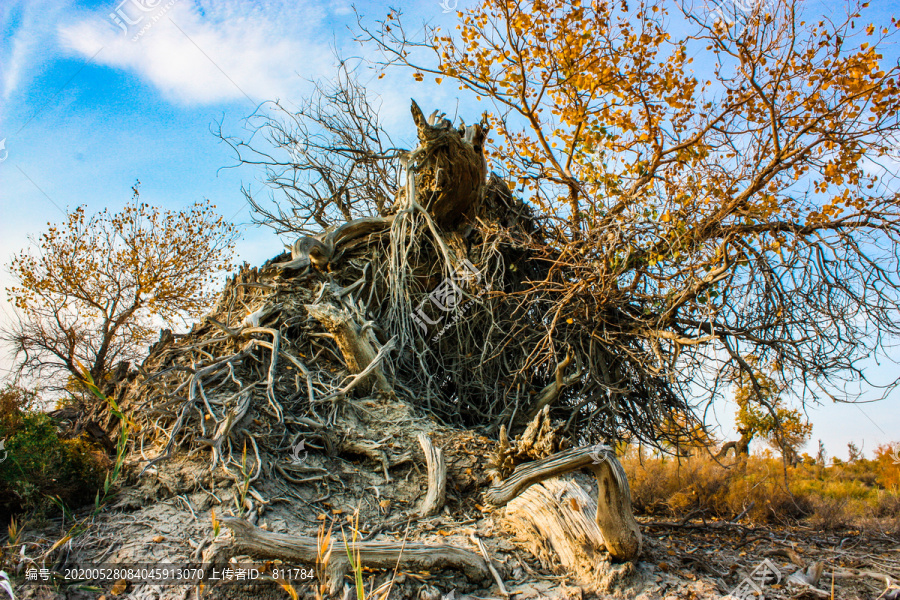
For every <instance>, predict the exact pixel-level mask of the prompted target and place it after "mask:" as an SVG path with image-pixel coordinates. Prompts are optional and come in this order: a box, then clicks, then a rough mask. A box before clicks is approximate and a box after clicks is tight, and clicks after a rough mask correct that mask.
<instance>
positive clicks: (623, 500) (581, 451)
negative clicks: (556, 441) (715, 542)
mask: <svg viewBox="0 0 900 600" xmlns="http://www.w3.org/2000/svg"><path fill="white" fill-rule="evenodd" d="M585 467H587V468H589V469H590V470H591V471H592V472H593V473H594V476H595V477H596V478H597V486H598V494H597V512H596V522H597V526H598V527H599V528H600V533H601V534H602V535H603V543H604V545H605V546H606V549H607V551H608V552H609V553H610V555H611V556H613V557H614V558H616V559H618V560H633V559H635V558H637V556H638V555H639V554H640V552H641V532H640V529H639V527H638V524H637V521H636V520H635V519H634V514H633V512H632V508H631V490H630V488H629V487H628V478H627V476H626V475H625V470H624V469H623V468H622V465H621V464H620V463H619V461H618V459H617V458H616V456H615V454H614V453H613V452H612V451H610V450H608V449H605V448H600V449H598V447H596V446H582V447H581V448H573V449H571V450H566V451H565V452H559V453H557V454H554V455H552V456H549V457H547V458H545V459H542V460H537V461H534V462H530V463H524V464H521V465H519V466H518V467H516V469H515V471H513V474H512V475H511V476H509V477H508V478H506V479H505V480H503V481H502V482H500V483H498V484H495V485H493V486H491V487H490V488H489V489H488V490H487V492H486V493H485V499H486V500H487V501H488V502H489V503H491V504H494V505H497V506H503V505H505V504H507V503H509V502H510V501H511V500H512V499H513V498H515V497H516V496H518V495H519V494H521V493H522V492H523V491H524V490H525V489H526V488H528V487H530V486H532V485H534V484H535V483H539V482H541V481H544V480H546V479H549V478H551V477H557V476H559V475H563V474H565V473H569V472H572V471H576V470H578V469H582V468H585Z"/></svg>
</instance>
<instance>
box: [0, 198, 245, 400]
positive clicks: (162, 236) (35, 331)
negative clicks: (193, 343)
mask: <svg viewBox="0 0 900 600" xmlns="http://www.w3.org/2000/svg"><path fill="white" fill-rule="evenodd" d="M133 191H134V197H133V198H132V202H131V203H130V204H128V205H126V206H125V208H123V209H122V211H121V212H118V213H110V212H109V211H108V210H103V211H102V212H99V213H97V214H95V215H93V216H91V217H88V216H87V215H86V214H85V209H84V207H78V208H76V209H75V210H73V211H71V212H70V213H69V214H68V215H67V216H66V220H65V222H64V223H63V224H62V225H53V224H48V225H49V229H48V230H47V231H45V232H44V233H42V234H41V235H40V237H39V238H37V239H36V240H33V245H34V248H31V249H28V250H23V251H22V252H20V253H19V254H18V255H17V256H15V258H14V259H13V260H12V262H11V263H10V264H9V265H8V268H9V270H10V272H11V273H12V276H13V277H14V278H15V282H16V283H15V284H14V285H13V286H11V287H9V288H7V290H6V291H7V294H8V296H9V299H10V302H11V303H12V304H13V305H14V306H15V307H16V308H17V309H18V310H19V319H18V321H17V322H16V323H13V324H11V325H7V326H6V327H4V328H3V330H2V339H3V340H4V341H5V342H7V343H8V344H10V345H11V346H12V349H13V352H14V355H15V358H16V360H17V363H18V365H17V366H18V368H19V370H20V373H25V374H27V375H31V376H40V377H41V378H42V381H43V386H44V389H56V390H65V389H66V386H67V385H68V384H69V383H70V381H72V378H73V377H74V378H76V379H77V380H80V378H81V375H80V371H79V367H78V363H79V362H80V363H82V364H83V365H85V366H86V368H87V369H88V370H89V371H90V374H91V376H92V377H93V378H94V380H95V381H103V380H104V378H105V377H106V375H107V374H108V372H109V371H110V369H111V368H112V367H113V366H114V365H115V364H116V363H118V362H119V361H123V360H133V359H135V358H137V357H138V356H139V355H140V354H141V352H142V351H143V350H144V348H145V346H146V345H147V343H148V342H149V341H150V340H151V338H152V336H153V334H154V332H155V331H157V330H158V329H159V327H160V326H174V325H175V324H176V323H178V322H179V320H181V319H185V318H187V317H195V316H197V315H198V314H200V313H201V312H202V311H204V310H205V309H206V308H207V307H209V306H210V303H211V296H210V295H209V294H208V284H209V283H210V282H211V281H213V280H214V278H215V277H216V275H217V274H218V273H220V272H221V271H222V270H223V269H228V268H229V267H230V257H231V251H232V248H233V245H234V241H235V239H236V230H235V228H234V226H232V225H230V224H228V223H227V222H225V220H224V219H223V218H222V217H220V216H218V215H216V214H215V212H214V210H213V209H214V208H215V207H214V206H212V205H210V204H209V202H208V201H207V202H203V203H196V204H194V205H193V206H191V207H190V208H188V209H186V210H183V211H178V212H173V211H168V210H160V209H158V208H155V207H152V206H150V205H148V204H146V203H141V202H139V193H138V187H137V185H136V186H135V187H134V188H133Z"/></svg>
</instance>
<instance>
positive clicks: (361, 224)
mask: <svg viewBox="0 0 900 600" xmlns="http://www.w3.org/2000/svg"><path fill="white" fill-rule="evenodd" d="M393 220H394V217H393V216H390V217H362V218H359V219H353V220H352V221H347V222H346V223H344V224H343V225H341V226H340V227H337V228H335V229H333V230H331V231H329V232H327V233H324V234H322V235H318V236H315V237H311V236H303V237H300V238H298V239H297V240H296V241H295V242H294V243H293V244H292V245H291V246H290V250H291V260H289V261H286V262H281V263H275V264H273V265H272V268H273V269H276V270H279V271H286V270H297V271H300V270H303V269H306V268H307V267H309V266H310V265H315V266H316V267H318V268H320V269H324V268H326V267H327V266H328V265H329V264H330V263H331V262H332V261H336V260H338V259H339V257H340V253H341V249H342V247H343V246H345V245H347V244H349V243H351V242H352V241H353V240H356V239H358V238H362V237H368V236H369V235H372V234H373V233H377V232H378V231H381V230H383V229H386V228H388V227H390V225H391V223H392V222H393Z"/></svg>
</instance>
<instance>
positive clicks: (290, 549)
mask: <svg viewBox="0 0 900 600" xmlns="http://www.w3.org/2000/svg"><path fill="white" fill-rule="evenodd" d="M221 523H222V524H223V525H225V526H226V527H228V529H230V530H231V535H230V536H222V537H221V538H219V539H218V540H216V541H215V542H213V544H212V545H211V546H210V547H209V548H208V549H207V550H206V551H205V552H204V553H203V562H204V563H207V564H211V565H219V564H224V563H225V562H227V561H228V559H229V558H230V557H232V556H240V555H247V556H251V557H253V558H259V559H281V560H284V561H295V562H296V563H297V564H301V565H309V566H314V565H316V559H317V557H319V556H324V555H326V554H328V552H329V551H331V555H330V558H329V560H328V569H327V573H326V574H325V576H326V580H327V585H328V587H329V589H330V593H331V594H335V593H336V592H337V591H338V589H339V588H340V585H341V583H342V582H343V580H344V576H345V575H346V574H347V572H348V570H349V569H350V563H349V561H348V559H347V553H346V549H345V548H344V547H343V545H344V541H343V540H342V539H340V540H339V539H333V540H332V541H331V546H332V547H331V548H322V549H320V548H319V543H318V540H317V539H316V538H315V537H312V536H292V535H285V534H282V533H272V532H270V531H266V530H264V529H260V528H259V527H256V526H254V525H251V524H250V523H248V522H247V521H245V520H243V519H235V518H228V519H222V520H221ZM347 546H348V547H349V549H350V551H351V553H353V554H354V555H356V554H357V553H358V555H359V559H360V561H361V562H362V564H363V565H365V566H366V567H371V568H376V569H393V568H395V567H397V565H399V567H400V568H402V569H406V570H413V571H421V570H432V569H443V568H453V569H458V570H459V571H461V572H462V573H463V574H464V575H465V576H466V577H467V578H468V579H469V580H470V581H484V580H486V579H488V578H489V577H490V576H491V574H490V570H489V569H488V566H487V564H486V563H485V561H484V559H483V558H482V557H481V556H479V555H478V554H476V553H474V552H471V551H469V550H465V549H463V548H457V547H455V546H447V545H429V544H421V543H401V542H347Z"/></svg>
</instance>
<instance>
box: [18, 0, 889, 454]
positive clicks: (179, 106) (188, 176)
mask: <svg viewBox="0 0 900 600" xmlns="http://www.w3.org/2000/svg"><path fill="white" fill-rule="evenodd" d="M472 1H474V0H468V2H467V0H459V2H458V8H460V9H463V8H465V7H466V6H467V4H468V3H471V2H472ZM443 2H444V3H443V5H442V3H441V2H438V1H436V0H426V1H424V2H402V1H401V2H394V3H391V4H393V5H394V6H396V7H399V8H400V9H401V10H403V12H404V13H405V14H406V15H407V17H408V18H407V19H406V22H407V23H409V24H416V23H422V22H423V21H428V22H430V23H432V24H435V25H441V26H444V27H445V28H447V29H449V28H452V27H454V26H455V25H456V23H457V16H456V13H455V11H448V10H446V8H447V7H454V6H457V1H456V0H443ZM817 3H820V2H818V0H813V2H812V4H817ZM822 4H823V5H824V3H822ZM891 4H892V3H884V5H881V6H879V7H878V9H877V11H878V12H879V13H884V12H885V11H889V10H893V9H892V8H891V7H889V6H886V5H891ZM357 6H358V8H359V11H360V12H361V13H362V14H363V15H364V16H365V17H366V18H367V19H368V20H369V22H371V21H372V19H375V18H382V17H383V16H384V15H385V14H386V13H387V12H388V9H389V3H382V2H359V3H357ZM880 16H881V15H879V17H880ZM355 19H356V17H355V14H354V13H353V11H352V8H351V3H350V2H345V1H342V0H332V1H329V2H314V1H310V0H299V1H277V0H272V1H259V2H251V1H247V0H214V1H213V0H126V1H125V2H121V3H120V2H117V1H115V0H113V1H75V0H3V3H2V5H0V140H5V151H4V150H0V161H2V162H0V211H2V213H0V214H2V217H3V218H2V220H0V259H2V260H0V262H2V263H4V264H5V263H7V262H8V260H9V258H10V257H11V256H12V254H13V253H14V252H16V251H18V250H20V249H22V248H24V247H25V246H26V245H27V244H28V236H29V235H37V234H39V233H40V232H41V231H42V230H43V229H44V228H45V227H46V224H47V222H48V221H54V222H56V221H59V220H61V219H62V217H63V211H64V210H66V209H69V208H73V207H75V206H77V205H80V204H85V205H87V208H88V212H94V211H97V210H101V209H103V208H106V207H110V208H111V209H114V210H115V209H118V208H120V207H121V206H122V205H123V204H124V203H126V202H127V201H128V200H129V199H130V197H131V186H132V184H133V183H134V182H135V180H138V179H139V180H140V181H141V198H142V200H143V201H145V202H148V203H150V204H153V205H158V206H162V207H166V208H172V209H177V208H181V207H185V206H188V205H190V204H191V203H193V202H195V201H198V200H202V199H204V198H209V199H210V200H212V201H213V203H215V204H216V205H217V206H218V209H219V211H220V213H222V214H223V215H225V216H226V217H229V218H232V220H234V221H235V222H236V223H239V224H243V225H244V226H243V227H242V231H243V239H242V240H241V242H240V244H239V246H238V252H239V258H240V259H241V260H246V261H248V262H250V263H251V264H259V263H261V262H262V261H264V260H266V259H267V258H270V257H271V256H273V255H275V254H277V253H278V252H280V251H281V248H282V245H281V241H280V240H279V239H277V238H276V237H275V236H274V235H273V234H272V233H271V232H269V231H268V230H266V229H258V228H255V227H252V226H248V225H246V224H247V223H248V222H249V213H248V210H247V206H246V204H245V202H244V199H243V196H242V194H241V192H240V189H241V185H242V184H244V185H250V186H251V189H253V190H256V189H259V188H260V184H259V183H258V178H259V176H260V173H258V172H256V171H254V170H253V169H250V168H227V167H229V166H231V165H233V164H234V159H233V156H232V154H231V152H230V149H229V148H228V147H227V146H226V145H225V144H223V143H221V142H219V140H218V139H217V138H216V137H215V136H214V135H213V134H212V130H213V129H215V128H216V127H217V125H218V123H222V126H223V129H224V130H225V132H227V133H231V134H238V135H242V134H243V135H244V137H246V131H245V130H244V122H243V119H244V118H245V117H247V116H248V115H249V114H251V113H252V112H253V111H254V109H255V108H256V107H257V105H258V104H259V103H261V102H263V101H265V100H273V99H276V98H278V99H281V100H283V101H286V102H288V103H290V102H291V101H298V100H300V99H301V98H302V97H303V96H304V95H305V94H306V93H308V91H309V89H310V84H309V80H310V79H319V78H330V77H332V76H333V75H334V74H335V72H336V65H335V62H336V61H335V58H334V51H335V50H337V51H338V52H340V53H341V54H342V55H343V56H345V57H353V56H365V55H366V53H367V52H369V51H368V50H366V49H364V48H361V47H360V46H359V45H358V44H356V43H355V42H354V41H353V35H354V34H353V31H351V29H349V27H353V26H354V25H355ZM885 20H887V19H886V18H885ZM361 80H362V82H363V83H365V84H367V85H368V86H369V88H370V92H372V93H373V94H376V95H378V96H379V97H380V99H381V101H382V103H383V104H382V106H383V110H382V117H383V119H384V123H385V125H386V126H387V127H388V129H389V130H391V131H392V132H398V133H399V135H398V136H396V138H395V139H396V140H398V141H399V142H400V143H401V145H403V144H404V143H406V145H410V143H411V141H412V134H413V129H412V125H411V123H410V120H409V118H408V114H409V113H408V108H409V98H410V97H411V96H415V97H416V98H417V100H418V101H419V103H420V104H421V105H422V108H423V109H424V110H425V112H426V113H428V112H431V110H433V109H435V108H441V109H443V110H446V111H448V112H452V111H453V110H454V109H455V108H456V107H457V105H458V102H460V99H458V98H457V96H456V93H457V91H456V88H455V86H447V85H445V86H442V87H437V86H434V85H428V84H416V85H413V84H412V81H411V78H410V76H409V74H401V73H399V72H397V73H389V75H388V77H386V78H385V79H382V80H377V79H376V78H375V75H374V74H372V73H370V72H368V71H362V72H361ZM459 106H460V107H461V109H462V112H463V113H464V114H468V113H471V114H472V115H473V116H472V118H471V119H467V120H468V121H474V120H475V119H476V118H477V117H476V115H479V114H480V113H481V111H482V110H484V108H485V107H483V106H474V105H473V104H471V101H466V100H465V99H462V100H461V104H459ZM468 108H471V110H468ZM7 153H8V154H7ZM9 284H10V278H9V274H8V272H6V271H5V269H4V270H3V271H2V272H0V287H4V288H5V287H6V286H8V285H9ZM2 296H3V297H2V299H0V319H6V318H9V317H8V316H9V314H10V308H9V305H8V304H7V303H6V298H5V294H3V295H2ZM8 368H9V361H8V360H7V359H6V357H3V358H0V369H2V370H5V369H8ZM883 371H884V372H883V374H884V375H885V377H886V376H888V375H890V373H889V372H888V370H883ZM896 400H897V398H896V397H894V398H889V399H888V401H886V402H880V403H876V404H865V405H862V406H848V405H828V406H822V407H820V408H816V409H812V410H810V412H809V416H810V418H811V419H812V420H813V422H814V424H815V431H814V433H813V439H814V440H815V439H817V438H822V439H823V440H824V441H825V443H826V445H827V446H828V449H829V451H830V452H831V453H833V454H836V455H838V456H845V455H846V444H847V442H849V441H855V442H856V443H857V444H860V443H862V444H864V447H865V450H867V451H871V450H872V448H874V447H875V445H877V444H879V443H884V442H888V441H892V440H900V411H897V410H896ZM716 408H717V414H718V415H719V418H720V420H721V421H722V423H723V426H725V428H726V429H725V431H726V432H728V431H729V430H730V426H729V425H730V423H731V414H732V408H731V407H730V406H728V405H727V404H726V405H722V406H718V407H716ZM814 445H815V441H813V443H812V444H811V446H814Z"/></svg>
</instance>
